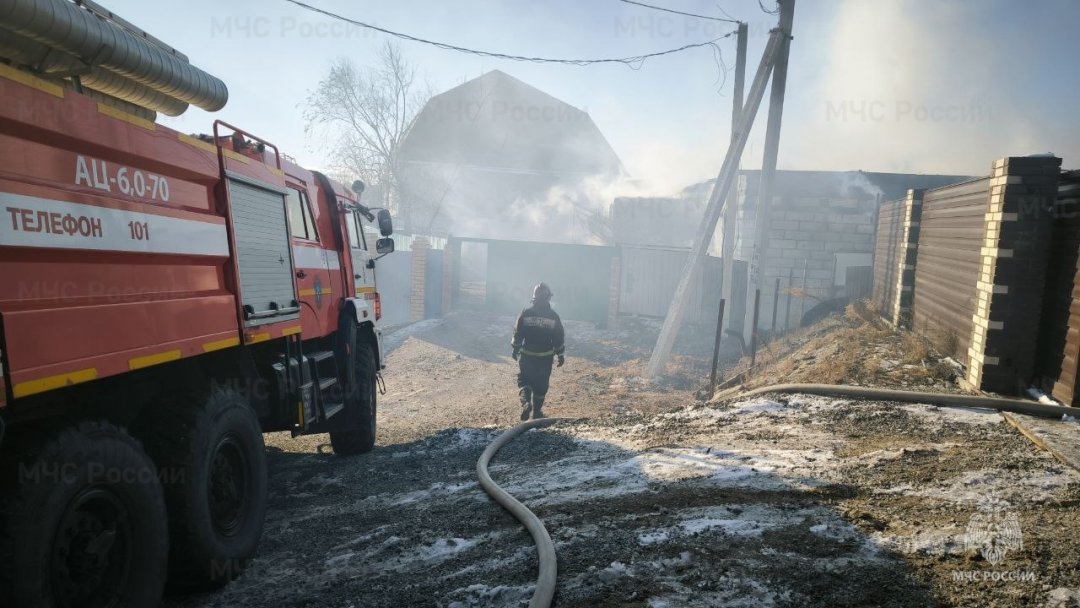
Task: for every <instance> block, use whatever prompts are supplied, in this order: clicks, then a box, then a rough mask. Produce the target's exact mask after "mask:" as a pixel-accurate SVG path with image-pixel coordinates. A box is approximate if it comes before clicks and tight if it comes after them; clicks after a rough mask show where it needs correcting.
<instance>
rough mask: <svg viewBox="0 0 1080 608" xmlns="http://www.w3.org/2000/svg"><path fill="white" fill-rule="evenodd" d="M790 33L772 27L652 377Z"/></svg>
mask: <svg viewBox="0 0 1080 608" xmlns="http://www.w3.org/2000/svg"><path fill="white" fill-rule="evenodd" d="M787 35H788V34H787V33H786V32H783V31H781V30H780V29H776V30H773V33H772V34H771V35H770V36H769V42H768V44H767V45H766V46H765V52H764V53H762V55H761V64H760V65H758V71H757V74H756V75H755V76H754V83H753V85H752V86H751V87H750V95H749V96H748V97H747V99H746V103H745V105H744V107H743V111H742V115H741V116H740V118H739V126H738V128H737V129H736V133H737V137H736V138H735V141H734V142H732V145H731V146H730V147H729V148H728V152H727V155H726V156H725V157H724V164H723V165H722V166H721V167H720V174H719V175H717V177H716V183H715V184H714V185H713V190H712V194H711V195H710V196H709V203H708V205H706V207H705V217H704V218H702V222H701V225H700V226H698V230H697V234H696V235H695V237H694V245H693V247H692V248H691V250H690V256H689V257H688V258H687V260H686V266H684V267H683V272H682V276H681V277H680V279H679V285H678V287H676V288H675V295H674V297H673V298H672V300H671V306H670V307H669V308H668V314H667V317H665V318H664V326H663V328H662V329H661V330H660V337H659V338H657V340H656V347H655V348H654V349H653V353H652V357H650V358H649V366H648V371H647V373H648V375H649V376H650V377H656V376H659V375H660V372H661V371H663V369H664V364H665V363H667V358H668V355H670V354H671V347H672V346H673V345H674V344H675V336H676V335H677V334H678V333H679V326H680V325H682V318H683V314H684V313H685V312H686V303H687V301H688V300H689V296H690V288H691V285H693V281H694V279H695V278H696V276H697V274H698V272H699V270H700V268H701V263H702V261H703V260H704V258H705V252H706V251H707V250H708V248H709V243H710V242H711V241H712V236H713V233H714V232H715V231H716V223H717V221H719V220H720V213H721V212H722V211H723V210H724V202H725V201H726V200H727V196H728V192H729V191H730V190H731V184H732V182H734V181H735V174H736V173H737V172H738V170H739V158H740V157H741V156H742V151H743V149H744V148H745V147H746V142H747V140H748V139H749V138H750V128H751V127H752V126H753V124H754V116H756V115H757V111H758V108H759V107H761V100H762V98H763V97H764V96H765V85H766V81H768V79H769V75H770V74H771V73H772V70H773V66H774V64H775V63H776V58H777V55H778V52H779V50H780V48H781V47H783V46H784V44H783V42H784V41H785V40H786V38H787Z"/></svg>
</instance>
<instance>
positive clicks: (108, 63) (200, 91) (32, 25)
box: [0, 0, 229, 113]
mask: <svg viewBox="0 0 1080 608" xmlns="http://www.w3.org/2000/svg"><path fill="white" fill-rule="evenodd" d="M79 4H80V5H82V6H80V5H76V4H73V3H72V2H69V1H68V0H0V34H4V36H5V37H10V36H11V34H17V35H19V36H23V37H25V38H29V39H31V40H33V41H36V42H39V43H41V44H44V45H46V46H48V47H51V48H55V49H57V50H60V51H64V52H65V53H68V54H69V55H73V56H74V57H75V58H77V59H78V60H80V61H82V62H83V63H84V64H85V66H86V67H87V68H89V67H91V66H92V67H95V68H99V69H101V70H105V71H108V72H112V73H114V74H118V75H120V76H122V77H124V78H128V79H130V80H133V81H135V82H137V83H139V84H142V85H145V86H146V87H149V88H150V89H153V90H154V91H157V92H158V93H161V94H163V95H165V96H168V97H172V98H174V99H177V100H179V101H181V102H186V103H190V104H192V105H195V106H197V107H200V108H202V109H204V110H208V111H211V112H213V111H216V110H220V109H221V108H223V107H224V106H225V102H226V101H228V99H229V92H228V89H226V87H225V83H224V82H222V81H221V80H219V79H218V78H215V77H214V76H211V75H210V74H208V73H206V72H204V71H203V70H200V69H198V68H196V67H195V66H193V65H191V64H190V63H188V62H187V58H186V57H184V56H183V55H181V54H179V53H177V52H176V51H174V50H172V49H170V48H168V47H165V46H164V45H161V44H160V43H159V42H158V41H157V40H156V39H154V38H152V37H151V36H149V35H148V34H145V33H144V32H141V31H139V30H136V29H135V28H133V27H131V26H130V25H128V24H127V23H126V22H123V21H122V20H119V19H118V18H116V17H115V16H113V15H112V13H109V12H108V11H104V10H103V9H100V8H99V7H97V6H96V5H94V4H92V3H90V2H88V1H87V0H79ZM84 7H85V8H84ZM162 111H163V112H165V110H164V109H163V110H162ZM166 113H168V112H166Z"/></svg>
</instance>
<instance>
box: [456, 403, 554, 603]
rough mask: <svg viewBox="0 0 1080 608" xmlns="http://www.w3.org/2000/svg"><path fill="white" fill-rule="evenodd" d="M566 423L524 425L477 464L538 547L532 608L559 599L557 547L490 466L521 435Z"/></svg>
mask: <svg viewBox="0 0 1080 608" xmlns="http://www.w3.org/2000/svg"><path fill="white" fill-rule="evenodd" d="M562 420H564V419H563V418H541V419H539V420H530V421H528V422H522V423H521V424H519V425H517V426H515V427H513V428H511V429H509V430H507V431H506V432H505V433H503V434H502V435H499V436H498V437H497V438H496V439H495V441H493V442H491V445H489V446H488V447H487V449H486V450H484V453H483V454H481V455H480V460H478V461H476V475H477V477H479V478H480V487H481V488H483V489H484V491H485V492H487V493H488V495H489V496H491V498H492V499H494V500H495V502H497V503H499V504H500V505H502V507H503V508H504V509H506V510H507V511H509V512H510V514H511V515H513V516H514V517H516V518H517V519H518V521H520V522H521V523H522V524H523V525H524V526H525V529H526V530H528V531H529V534H531V535H532V538H533V542H534V543H536V553H537V555H538V557H539V561H540V568H539V574H537V576H536V590H535V591H533V596H532V599H531V600H529V608H548V606H551V598H552V597H553V596H554V595H555V573H556V571H557V570H558V565H557V563H556V560H555V545H554V544H553V543H552V542H551V536H549V535H548V531H547V529H546V528H544V522H542V521H540V518H539V517H537V516H536V514H535V513H533V512H532V511H530V510H529V508H528V507H526V506H525V505H523V504H521V503H520V502H518V500H517V499H516V498H514V497H513V496H511V495H510V494H508V493H507V492H506V491H505V490H503V489H502V488H500V487H499V485H498V484H496V483H495V482H494V481H492V479H491V475H490V474H488V463H489V462H491V459H492V458H494V457H495V453H496V452H498V451H499V450H500V449H501V448H502V447H503V446H504V445H506V444H508V443H510V442H511V441H513V439H514V438H515V437H517V436H518V435H520V434H522V433H524V432H525V431H527V430H529V429H539V428H544V427H546V426H551V425H553V424H555V423H556V422H560V421H562Z"/></svg>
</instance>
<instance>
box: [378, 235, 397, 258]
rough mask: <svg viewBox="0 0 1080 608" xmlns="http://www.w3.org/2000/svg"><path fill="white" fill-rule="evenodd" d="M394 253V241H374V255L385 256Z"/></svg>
mask: <svg viewBox="0 0 1080 608" xmlns="http://www.w3.org/2000/svg"><path fill="white" fill-rule="evenodd" d="M393 252H394V239H385V238H384V239H379V240H377V241H375V253H378V254H379V255H386V254H388V253H393Z"/></svg>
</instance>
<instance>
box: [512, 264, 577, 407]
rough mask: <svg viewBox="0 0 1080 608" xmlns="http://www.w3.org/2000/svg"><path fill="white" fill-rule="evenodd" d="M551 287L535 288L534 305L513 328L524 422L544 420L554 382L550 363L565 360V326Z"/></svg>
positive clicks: (514, 354)
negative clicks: (551, 380) (550, 382)
mask: <svg viewBox="0 0 1080 608" xmlns="http://www.w3.org/2000/svg"><path fill="white" fill-rule="evenodd" d="M554 295H555V294H553V293H551V288H549V287H548V286H547V284H546V283H540V284H539V285H537V286H536V287H534V288H533V297H532V306H529V307H528V308H526V309H525V310H523V311H521V314H520V315H519V316H518V319H517V325H516V326H515V327H514V338H513V340H512V341H511V345H512V346H513V347H514V353H513V355H512V356H513V358H514V360H515V361H517V362H518V381H517V382H518V395H519V396H520V397H521V419H522V420H528V419H529V413H530V412H531V413H532V417H533V419H537V418H543V417H544V412H543V410H542V409H541V408H543V407H544V398H545V397H546V396H547V391H548V381H549V380H550V379H551V363H552V361H553V360H554V359H556V358H557V359H558V361H559V362H558V367H562V366H563V363H565V362H566V360H565V359H564V358H563V351H564V345H563V325H562V321H561V320H559V315H558V314H556V313H555V311H554V310H552V308H551V298H552V296H554Z"/></svg>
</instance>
